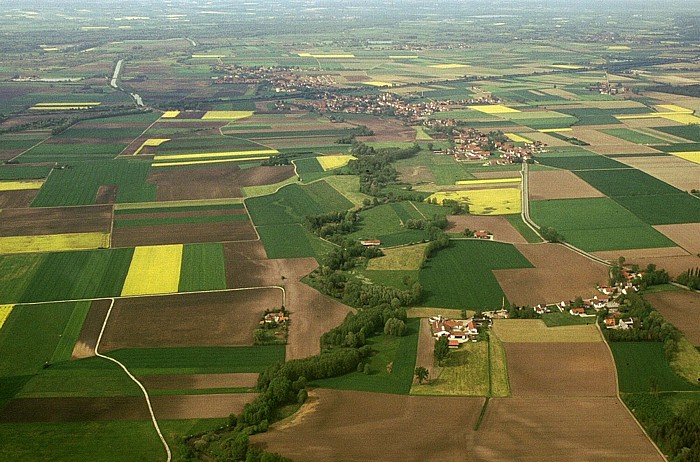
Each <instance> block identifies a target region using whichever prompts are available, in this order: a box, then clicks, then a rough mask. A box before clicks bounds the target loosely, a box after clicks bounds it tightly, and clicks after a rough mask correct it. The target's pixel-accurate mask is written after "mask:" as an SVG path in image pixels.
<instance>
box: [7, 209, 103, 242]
mask: <svg viewBox="0 0 700 462" xmlns="http://www.w3.org/2000/svg"><path fill="white" fill-rule="evenodd" d="M111 221H112V207H110V206H104V205H98V206H85V207H41V208H25V209H6V210H2V211H0V236H36V235H40V234H61V233H90V232H99V233H108V232H109V230H110V228H111V226H112V225H111Z"/></svg>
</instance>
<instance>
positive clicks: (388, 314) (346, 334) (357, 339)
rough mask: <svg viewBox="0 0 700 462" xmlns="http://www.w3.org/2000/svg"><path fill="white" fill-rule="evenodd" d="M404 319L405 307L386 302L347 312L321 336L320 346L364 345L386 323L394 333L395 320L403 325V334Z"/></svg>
mask: <svg viewBox="0 0 700 462" xmlns="http://www.w3.org/2000/svg"><path fill="white" fill-rule="evenodd" d="M406 319H407V318H406V309H405V308H400V307H392V306H391V305H388V304H381V305H378V306H374V307H371V308H365V309H362V310H360V311H358V312H357V313H348V315H347V316H346V317H345V320H344V321H343V322H342V324H340V325H339V326H338V327H335V328H333V329H331V330H330V331H328V332H326V333H325V334H323V335H322V336H321V348H322V349H324V350H325V349H332V348H334V347H346V348H361V347H364V346H365V343H366V339H367V338H369V337H372V336H373V335H377V334H379V333H381V332H383V331H384V330H385V329H386V328H387V325H389V326H390V327H389V329H390V330H392V334H391V335H396V334H397V332H398V331H395V330H393V329H396V328H398V324H397V321H398V322H400V323H401V324H403V325H404V330H403V332H402V335H403V334H404V333H405V326H406V324H405V323H406ZM392 320H393V321H392ZM362 353H363V354H365V353H366V351H365V350H362Z"/></svg>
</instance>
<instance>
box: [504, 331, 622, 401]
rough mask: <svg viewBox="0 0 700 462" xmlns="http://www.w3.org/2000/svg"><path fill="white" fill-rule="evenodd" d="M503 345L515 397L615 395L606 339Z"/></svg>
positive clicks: (506, 343) (612, 371) (509, 343)
mask: <svg viewBox="0 0 700 462" xmlns="http://www.w3.org/2000/svg"><path fill="white" fill-rule="evenodd" d="M591 322H594V321H591ZM504 346H505V349H506V357H507V358H508V378H509V380H510V389H511V393H512V395H513V396H515V397H536V396H538V397H542V398H548V397H554V396H559V397H561V396H567V397H574V396H615V392H616V387H617V384H616V382H615V366H614V364H613V362H612V359H611V358H610V354H609V353H608V351H607V347H606V345H605V343H603V342H591V343H581V342H576V343H534V342H529V343H511V342H504Z"/></svg>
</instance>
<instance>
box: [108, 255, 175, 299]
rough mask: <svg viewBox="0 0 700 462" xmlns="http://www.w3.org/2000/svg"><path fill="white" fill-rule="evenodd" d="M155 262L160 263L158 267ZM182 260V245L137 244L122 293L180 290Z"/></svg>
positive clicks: (144, 293) (146, 293)
mask: <svg viewBox="0 0 700 462" xmlns="http://www.w3.org/2000/svg"><path fill="white" fill-rule="evenodd" d="M153 262H157V266H154V265H152V263H153ZM181 262H182V245H178V244H175V245H161V246H142V247H136V248H135V249H134V255H133V257H132V259H131V264H130V265H129V272H128V273H127V274H126V280H125V281H124V287H123V288H122V293H121V295H122V296H129V295H151V294H167V293H170V292H177V289H178V285H179V282H180V265H181Z"/></svg>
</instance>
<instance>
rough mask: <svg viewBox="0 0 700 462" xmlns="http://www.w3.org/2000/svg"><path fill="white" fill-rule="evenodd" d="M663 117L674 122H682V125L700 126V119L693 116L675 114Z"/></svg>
mask: <svg viewBox="0 0 700 462" xmlns="http://www.w3.org/2000/svg"><path fill="white" fill-rule="evenodd" d="M661 117H663V118H664V119H668V120H673V121H674V122H680V123H682V124H686V125H690V124H700V117H695V116H694V115H692V114H685V113H674V114H664V115H662V116H661Z"/></svg>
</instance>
